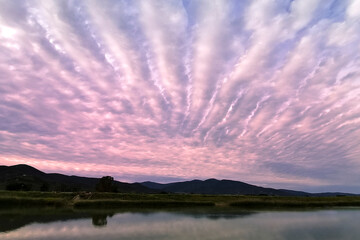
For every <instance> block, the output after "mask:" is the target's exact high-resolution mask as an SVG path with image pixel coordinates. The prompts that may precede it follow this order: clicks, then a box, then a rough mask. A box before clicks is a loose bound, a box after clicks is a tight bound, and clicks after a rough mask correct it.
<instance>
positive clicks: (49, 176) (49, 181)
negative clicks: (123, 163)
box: [0, 164, 157, 193]
mask: <svg viewBox="0 0 360 240" xmlns="http://www.w3.org/2000/svg"><path fill="white" fill-rule="evenodd" d="M98 182H99V178H88V177H78V176H68V175H63V174H59V173H44V172H42V171H39V170H37V169H36V168H33V167H31V166H28V165H25V164H20V165H14V166H9V167H8V166H0V189H7V188H8V189H9V186H10V187H13V189H9V190H34V191H39V190H41V191H61V192H71V191H95V187H96V184H97V183H98ZM114 184H115V186H116V187H117V190H118V192H133V193H154V192H157V191H156V190H153V189H149V188H147V187H145V186H143V185H141V184H139V183H124V182H118V181H114ZM17 188H20V189H17Z"/></svg>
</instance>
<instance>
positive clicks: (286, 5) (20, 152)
mask: <svg viewBox="0 0 360 240" xmlns="http://www.w3.org/2000/svg"><path fill="white" fill-rule="evenodd" d="M357 5H358V1H343V2H338V1H335V2H331V3H330V2H329V3H320V2H319V1H300V0H295V1H281V2H279V1H271V0H258V1H250V2H241V3H240V2H239V1H220V0H219V1H211V2H209V1H200V0H199V1H191V2H186V1H184V2H179V1H158V2H156V3H154V2H151V1H110V2H107V3H103V2H100V1H67V2H49V1H28V2H16V3H15V2H12V1H11V2H9V1H1V2H0V94H1V98H0V133H1V134H0V152H1V154H0V163H1V164H7V165H11V164H15V163H20V162H21V163H29V164H33V165H34V166H38V167H40V168H41V169H43V170H51V171H53V170H55V169H56V168H58V167H60V166H64V168H59V169H60V170H59V171H62V172H64V173H71V174H79V175H82V174H83V175H84V174H91V175H94V176H95V175H96V174H98V175H99V176H100V175H102V174H106V175H114V176H117V178H118V179H122V180H126V179H131V180H136V176H138V179H145V178H147V177H149V176H152V177H151V178H152V179H163V180H164V179H192V178H210V177H216V178H228V179H236V180H242V181H248V182H253V183H258V184H259V183H264V184H266V183H267V184H271V183H278V184H280V183H281V184H286V183H288V184H291V186H295V185H296V186H303V187H306V186H309V185H312V184H317V186H319V187H321V186H330V185H336V184H337V185H346V184H350V183H352V182H356V181H358V180H359V179H358V174H356V172H357V170H359V168H360V165H359V157H360V155H359V152H360V149H359V142H360V139H359V137H358V136H360V128H359V124H360V120H359V119H360V108H359V106H358V104H357V103H358V102H359V100H360V97H359V96H360V81H359V77H360V71H359V70H358V69H360V68H359V65H360V60H359V59H360V56H359V54H358V52H359V51H356V49H359V45H358V42H359V40H360V39H359V38H360V37H359V36H360V32H359V29H360V28H359V24H360V22H359V21H358V20H359V14H358V11H357V9H358V8H357V7H356V6H357ZM339 36H341V37H339ZM51 164H53V165H51ZM51 166H54V167H51ZM74 166H76V168H75V167H74ZM84 169H92V170H91V171H90V170H89V171H88V170H86V171H85V170H84ZM344 176H346V177H344ZM149 180H151V179H149ZM335 180H336V181H337V183H335ZM164 181H165V180H164Z"/></svg>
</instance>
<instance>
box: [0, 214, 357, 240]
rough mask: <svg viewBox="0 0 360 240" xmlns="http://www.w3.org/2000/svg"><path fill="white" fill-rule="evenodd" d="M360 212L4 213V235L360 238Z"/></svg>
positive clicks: (54, 239)
mask: <svg viewBox="0 0 360 240" xmlns="http://www.w3.org/2000/svg"><path fill="white" fill-rule="evenodd" d="M359 223H360V210H359V209H338V210H321V211H261V212H239V211H234V212H231V211H230V212H229V211H227V212H201V211H200V212H197V211H193V212H192V211H189V210H187V211H176V212H171V211H160V212H122V213H109V212H92V213H86V212H83V213H72V212H61V213H49V214H46V213H44V212H37V211H33V212H30V213H26V212H25V213H18V212H17V213H11V212H10V213H0V239H2V240H3V239H4V240H5V239H11V240H20V239H22V240H30V239H31V240H35V239H36V240H42V239H44V240H45V239H46V240H66V239H76V240H85V239H86V240H92V239H94V240H95V239H96V240H99V239H101V240H115V239H116V240H118V239H140V240H141V239H243V240H247V239H254V240H262V239H267V240H268V239H270V240H273V239H277V240H278V239H279V240H281V239H292V240H297V239H298V240H310V239H326V240H331V239H334V240H335V239H336V240H339V239H342V240H346V239H360V227H359Z"/></svg>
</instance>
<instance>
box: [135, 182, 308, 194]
mask: <svg viewBox="0 0 360 240" xmlns="http://www.w3.org/2000/svg"><path fill="white" fill-rule="evenodd" d="M142 184H143V185H144V186H146V187H149V188H153V189H158V190H161V191H165V192H175V193H196V194H241V195H276V196H307V195H310V194H309V193H306V192H299V191H291V190H277V189H272V188H264V187H259V186H255V185H251V184H247V183H244V182H239V181H232V180H217V179H208V180H205V181H202V180H192V181H186V182H176V183H168V184H159V183H154V182H143V183H142Z"/></svg>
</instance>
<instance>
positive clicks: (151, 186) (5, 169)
mask: <svg viewBox="0 0 360 240" xmlns="http://www.w3.org/2000/svg"><path fill="white" fill-rule="evenodd" d="M99 181H100V179H99V178H88V177H79V176H68V175H63V174H58V173H44V172H42V171H40V170H38V169H36V168H34V167H31V166H28V165H25V164H20V165H14V166H0V190H24V191H29V190H32V191H60V192H65V191H67V192H69V191H95V189H96V185H97V184H98V183H99ZM113 184H114V186H115V187H116V189H117V192H122V193H190V194H191V193H193V194H215V195H216V194H238V195H274V196H338V195H355V194H350V193H338V192H335V193H333V192H329V193H307V192H302V191H294V190H287V189H273V188H265V187H260V186H255V185H251V184H247V183H245V182H240V181H233V180H217V179H207V180H192V181H184V182H174V183H167V184H162V183H156V182H150V181H147V182H141V183H125V182H119V181H114V182H113Z"/></svg>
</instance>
